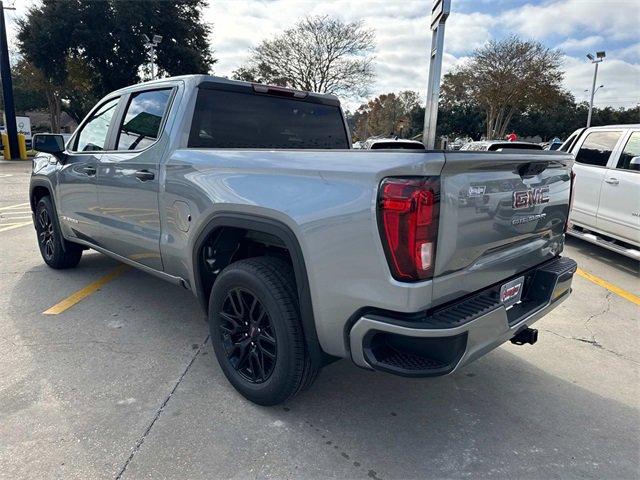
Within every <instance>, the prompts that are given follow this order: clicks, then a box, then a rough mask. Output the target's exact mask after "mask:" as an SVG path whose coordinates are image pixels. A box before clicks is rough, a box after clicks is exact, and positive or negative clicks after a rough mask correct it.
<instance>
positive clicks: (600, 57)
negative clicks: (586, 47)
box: [587, 51, 606, 128]
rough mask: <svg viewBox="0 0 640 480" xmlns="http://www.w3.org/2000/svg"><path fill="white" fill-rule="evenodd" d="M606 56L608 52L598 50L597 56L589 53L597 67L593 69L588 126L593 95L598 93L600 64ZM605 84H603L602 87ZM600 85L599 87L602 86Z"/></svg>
mask: <svg viewBox="0 0 640 480" xmlns="http://www.w3.org/2000/svg"><path fill="white" fill-rule="evenodd" d="M604 57H606V53H604V51H602V52H596V56H595V57H594V56H593V55H591V54H590V53H587V58H588V59H589V60H591V63H593V64H594V65H595V69H594V70H593V84H592V85H591V101H590V102H589V115H588V116H587V128H589V127H590V126H591V113H592V112H593V96H594V95H595V94H596V79H597V78H598V64H599V63H600V62H601V61H602V60H604ZM602 86H604V85H601V86H600V87H602ZM600 87H598V88H600Z"/></svg>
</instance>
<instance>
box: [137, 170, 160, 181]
mask: <svg viewBox="0 0 640 480" xmlns="http://www.w3.org/2000/svg"><path fill="white" fill-rule="evenodd" d="M135 176H136V178H137V179H138V180H140V181H141V182H148V181H149V180H153V179H154V178H156V176H155V174H154V173H153V172H150V171H149V170H138V171H137V172H136V173H135Z"/></svg>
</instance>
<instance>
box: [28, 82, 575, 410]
mask: <svg viewBox="0 0 640 480" xmlns="http://www.w3.org/2000/svg"><path fill="white" fill-rule="evenodd" d="M348 132H349V130H348V128H347V125H346V124H345V122H344V116H343V114H342V111H341V108H340V103H339V101H338V99H337V98H336V97H334V96H332V95H321V94H316V93H309V92H300V91H293V90H288V89H284V88H280V87H268V86H264V85H256V84H251V83H246V82H237V81H231V80H227V79H223V78H216V77H211V76H205V75H194V76H184V77H176V78H168V79H162V80H157V81H154V82H148V83H144V84H141V85H135V86H132V87H129V88H125V89H122V90H118V91H116V92H113V93H111V94H109V95H107V96H106V97H105V98H104V99H102V100H101V101H100V102H99V103H98V104H97V106H96V107H95V108H94V109H93V110H92V111H91V112H90V113H89V115H88V116H87V118H86V119H85V120H84V121H83V122H82V123H81V124H80V126H79V127H78V129H77V131H76V132H75V133H74V135H73V136H72V138H71V140H70V141H69V142H68V143H67V144H66V146H65V144H64V142H63V139H62V137H60V136H56V135H39V136H37V137H36V141H35V143H36V145H37V147H38V148H39V149H40V151H41V152H42V153H39V154H38V156H37V157H36V161H35V162H34V168H33V172H32V176H31V183H30V192H29V195H30V199H31V207H32V209H33V213H34V225H35V229H36V233H37V238H38V245H39V248H40V252H41V254H42V257H43V259H44V261H45V263H46V264H47V265H49V266H50V267H52V268H58V269H64V268H71V267H74V266H76V265H77V264H78V262H79V261H80V258H81V256H82V252H83V249H86V248H92V249H95V250H97V251H99V252H102V253H104V254H106V255H109V256H111V257H113V258H116V259H117V260H119V261H121V262H124V263H127V264H130V265H133V266H134V267H137V268H140V269H142V270H144V271H146V272H148V273H150V274H152V275H156V276H158V277H160V278H163V279H165V280H168V281H170V282H173V283H175V284H177V285H181V286H183V287H185V288H187V289H189V290H191V291H192V292H193V293H194V294H195V296H196V297H197V298H198V299H199V300H200V303H201V305H202V307H203V309H204V311H205V312H206V315H207V318H208V322H209V328H210V332H211V336H210V338H211V342H212V344H213V348H214V351H215V354H216V357H217V359H218V362H219V363H220V366H221V369H222V371H223V372H224V374H225V376H226V377H227V379H228V380H229V382H231V384H232V385H233V386H234V387H235V388H236V389H237V390H238V391H239V392H240V393H241V394H242V395H244V396H245V397H247V398H248V399H250V400H251V401H253V402H256V403H259V404H262V405H273V404H277V403H279V402H283V401H285V400H287V399H288V398H290V397H292V396H293V395H295V394H296V393H297V392H299V391H300V390H301V389H304V388H307V387H309V385H310V384H311V383H312V382H313V380H314V379H315V377H316V375H317V374H318V371H319V370H320V368H321V367H322V366H323V365H325V364H326V363H328V362H331V361H333V360H335V359H337V358H348V359H351V360H352V361H353V362H354V363H355V364H356V365H358V366H360V367H363V368H368V369H374V370H380V371H384V372H389V373H393V374H398V375H404V376H408V377H427V376H437V375H445V374H448V373H451V372H453V371H455V370H456V369H458V368H460V367H462V366H463V365H466V364H468V363H469V362H472V361H473V360H475V359H477V358H479V357H481V356H482V355H484V354H485V353H487V352H489V351H490V350H492V349H493V348H495V347H497V346H498V345H500V344H502V343H503V342H506V341H508V340H511V341H512V342H514V343H516V344H523V343H531V344H533V343H535V341H536V340H537V331H536V330H534V329H532V328H530V327H531V326H532V325H533V324H534V322H536V321H537V320H539V319H540V318H541V317H543V316H544V315H546V314H547V313H548V312H549V311H551V310H552V309H554V308H555V307H556V306H558V305H559V304H560V303H561V302H562V301H564V300H565V299H566V298H567V297H568V295H569V294H570V291H571V281H572V277H573V274H574V272H575V271H576V263H575V262H574V261H573V260H571V259H569V258H566V257H561V256H560V254H561V252H562V246H563V239H564V227H565V226H566V221H567V218H568V213H569V190H570V189H569V186H570V173H571V165H572V162H573V159H572V157H571V155H568V154H566V153H556V152H526V153H522V152H513V153H500V154H497V153H490V152H443V151H425V150H416V151H414V152H398V151H388V152H370V151H367V150H354V151H349V148H350V146H351V141H350V138H349V133H348ZM497 180H501V182H502V183H504V182H509V185H510V187H509V188H504V189H502V190H500V191H499V192H496V195H498V194H499V195H500V197H501V199H503V200H505V201H507V204H505V206H504V207H503V209H502V210H504V211H502V210H501V215H502V216H505V215H507V216H508V214H509V212H510V213H511V214H512V216H513V217H514V220H512V223H511V226H512V227H513V228H511V229H505V228H494V227H493V225H494V220H493V219H491V218H489V217H488V216H487V215H485V214H483V213H478V212H476V210H475V209H474V208H471V205H470V204H469V202H464V203H460V199H461V198H463V197H465V198H474V197H476V196H479V195H483V194H484V190H485V186H486V185H487V184H489V183H490V182H493V181H497ZM502 183H501V184H502ZM505 185H506V183H505ZM522 214H526V217H523V215H522ZM551 215H555V216H559V218H560V219H561V222H560V223H556V224H554V225H547V224H543V223H541V222H540V219H543V218H545V217H548V216H551ZM525 224H526V225H527V227H528V228H523V227H521V226H522V225H525ZM176 321H180V320H179V319H176ZM514 381H518V379H514Z"/></svg>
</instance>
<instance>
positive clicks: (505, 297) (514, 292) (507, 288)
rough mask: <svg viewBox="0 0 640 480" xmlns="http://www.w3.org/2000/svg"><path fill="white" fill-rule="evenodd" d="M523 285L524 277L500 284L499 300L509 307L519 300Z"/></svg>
mask: <svg viewBox="0 0 640 480" xmlns="http://www.w3.org/2000/svg"><path fill="white" fill-rule="evenodd" d="M523 285H524V277H520V278H516V279H515V280H511V281H510V282H508V283H505V284H504V285H502V287H501V288H500V302H501V303H503V304H504V306H505V308H507V309H508V308H511V307H513V306H514V305H515V304H516V303H518V302H519V301H520V297H521V296H522V286H523Z"/></svg>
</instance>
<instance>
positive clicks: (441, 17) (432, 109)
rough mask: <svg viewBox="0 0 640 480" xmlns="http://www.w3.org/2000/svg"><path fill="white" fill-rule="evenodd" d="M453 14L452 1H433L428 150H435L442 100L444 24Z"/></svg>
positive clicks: (426, 127)
mask: <svg viewBox="0 0 640 480" xmlns="http://www.w3.org/2000/svg"><path fill="white" fill-rule="evenodd" d="M450 12H451V0H433V7H432V8H431V49H430V51H429V84H428V86H427V104H426V105H425V109H424V130H423V133H422V142H423V143H424V144H425V146H426V147H427V149H429V150H432V149H433V148H435V143H436V123H437V121H438V100H439V99H440V74H441V71H442V55H443V51H444V24H445V22H446V21H447V18H448V17H449V13H450Z"/></svg>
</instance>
